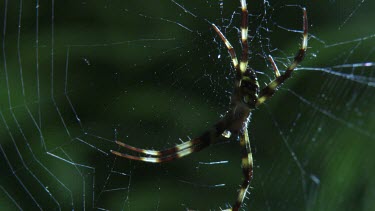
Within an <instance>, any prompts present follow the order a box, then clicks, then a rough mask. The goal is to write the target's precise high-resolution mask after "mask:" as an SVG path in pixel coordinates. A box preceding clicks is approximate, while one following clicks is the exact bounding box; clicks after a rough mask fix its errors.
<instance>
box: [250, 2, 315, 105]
mask: <svg viewBox="0 0 375 211" xmlns="http://www.w3.org/2000/svg"><path fill="white" fill-rule="evenodd" d="M302 10H303V39H302V45H301V48H300V49H299V51H298V52H297V55H296V56H295V57H294V60H293V63H292V64H291V65H289V67H288V68H287V69H286V70H285V72H284V74H280V72H279V70H278V68H277V66H276V64H275V62H274V61H273V59H272V57H271V56H270V61H271V64H272V66H273V69H274V71H275V75H276V79H275V80H273V81H271V82H270V83H269V84H268V85H267V86H266V87H264V88H263V89H262V90H261V91H260V93H259V97H258V100H257V102H256V106H259V105H261V104H262V103H264V102H265V101H266V100H267V99H269V98H270V97H272V95H273V94H275V92H276V90H277V88H278V87H279V86H280V85H281V84H283V83H284V82H285V81H286V80H287V79H288V78H290V77H291V75H292V73H293V70H294V69H295V68H296V67H297V65H298V64H299V63H300V62H302V60H303V59H304V58H305V55H306V51H307V43H308V21H307V12H306V8H302Z"/></svg>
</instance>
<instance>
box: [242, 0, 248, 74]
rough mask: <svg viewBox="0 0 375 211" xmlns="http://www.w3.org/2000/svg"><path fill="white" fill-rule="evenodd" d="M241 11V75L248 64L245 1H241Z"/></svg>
mask: <svg viewBox="0 0 375 211" xmlns="http://www.w3.org/2000/svg"><path fill="white" fill-rule="evenodd" d="M241 10H242V21H241V43H242V58H241V63H240V71H241V75H242V74H243V73H245V71H246V69H247V63H248V51H249V44H248V41H247V37H248V26H247V21H248V11H247V5H246V0H241Z"/></svg>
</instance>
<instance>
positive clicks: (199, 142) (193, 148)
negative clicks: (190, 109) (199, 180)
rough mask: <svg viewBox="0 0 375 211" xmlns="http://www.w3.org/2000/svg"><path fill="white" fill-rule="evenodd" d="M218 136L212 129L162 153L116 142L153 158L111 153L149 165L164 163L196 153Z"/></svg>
mask: <svg viewBox="0 0 375 211" xmlns="http://www.w3.org/2000/svg"><path fill="white" fill-rule="evenodd" d="M221 133H222V132H221ZM221 133H220V134H221ZM220 134H218V133H217V131H216V130H214V129H212V130H209V131H206V132H205V133H203V135H201V136H199V137H198V138H195V139H192V140H190V141H188V142H185V143H182V144H179V145H177V146H175V147H172V148H169V149H166V150H162V151H157V150H145V149H140V148H136V147H132V146H129V145H127V144H124V143H122V142H118V141H116V143H117V144H119V145H120V146H124V147H126V148H127V149H130V150H132V151H136V152H140V153H143V154H146V155H152V156H155V157H140V156H133V155H128V154H124V153H120V152H117V151H114V150H111V153H112V154H114V155H117V156H120V157H124V158H128V159H131V160H138V161H143V162H149V163H164V162H168V161H172V160H176V159H178V158H181V157H184V156H187V155H189V154H191V153H193V152H198V151H200V150H202V149H204V148H206V147H208V146H209V145H211V144H212V143H214V142H216V140H217V138H218V137H217V136H218V135H220Z"/></svg>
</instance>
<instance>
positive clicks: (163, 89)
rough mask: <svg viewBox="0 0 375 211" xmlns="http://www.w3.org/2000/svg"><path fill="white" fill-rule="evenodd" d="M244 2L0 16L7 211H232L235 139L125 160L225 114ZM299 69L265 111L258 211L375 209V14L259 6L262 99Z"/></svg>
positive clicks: (15, 9)
mask: <svg viewBox="0 0 375 211" xmlns="http://www.w3.org/2000/svg"><path fill="white" fill-rule="evenodd" d="M239 5H240V3H239V2H237V1H226V0H219V1H194V2H191V1H182V0H180V1H176V0H171V1H163V2H158V3H151V2H150V1H145V0H141V1H140V0H137V1H133V0H129V1H114V0H105V1H96V2H95V3H94V2H86V1H72V0H70V1H69V0H68V1H61V0H52V1H48V2H44V1H39V0H35V1H23V0H16V1H9V0H3V1H2V2H1V3H0V11H1V12H0V17H1V19H2V21H1V22H2V23H1V31H2V36H1V41H2V44H1V62H0V154H1V159H0V172H1V176H0V177H1V180H0V207H1V209H2V210H14V209H58V210H66V209H76V210H83V209H90V210H91V209H99V210H187V209H193V210H220V209H224V208H228V207H229V206H231V204H232V203H233V202H234V201H235V197H236V194H237V189H238V187H239V184H240V183H241V176H242V175H241V169H240V149H239V146H238V143H237V141H236V140H235V139H230V140H228V141H227V142H225V143H221V144H217V145H214V146H212V147H209V148H208V149H205V150H204V151H202V152H200V153H194V154H193V155H190V156H188V157H186V158H184V159H181V160H176V161H174V162H171V163H166V164H157V165H155V164H147V163H142V162H134V161H129V160H126V159H123V158H119V157H115V156H113V155H112V154H111V153H110V152H109V151H110V150H111V149H116V150H120V151H121V149H119V148H118V146H117V145H116V144H115V143H114V141H115V140H120V141H122V142H125V143H128V144H131V145H134V146H136V147H143V148H147V149H151V148H152V149H163V148H167V147H171V146H174V145H175V144H178V143H181V142H183V141H187V140H189V139H190V138H193V137H195V136H197V135H199V134H201V133H202V132H203V131H205V130H206V129H208V128H210V127H211V126H212V125H213V124H214V123H215V122H216V121H217V120H219V119H220V117H221V116H222V115H223V114H224V113H225V111H226V110H227V108H228V102H229V97H230V94H231V91H232V84H233V80H234V71H233V68H232V66H231V59H230V57H229V55H228V53H227V50H226V48H225V45H224V44H223V42H222V41H221V40H220V38H219V37H218V36H217V35H216V34H215V32H214V31H213V30H212V28H211V23H215V24H216V25H217V26H218V27H219V28H220V29H221V30H222V32H223V33H224V34H225V35H226V36H227V38H228V39H229V41H230V42H231V43H232V45H233V46H234V48H235V49H236V51H237V54H239V53H240V49H241V45H240V42H239V23H240V20H241V14H240V8H239ZM302 7H306V8H307V11H308V18H309V23H310V25H309V27H310V28H309V48H308V54H307V56H306V58H305V60H304V61H303V63H302V64H301V65H300V66H299V67H298V68H297V69H296V70H295V73H294V75H293V77H292V78H291V79H289V80H288V81H287V82H286V84H285V85H284V86H282V88H280V89H279V90H278V92H277V94H275V96H274V97H273V98H272V99H270V100H268V101H267V103H266V104H265V105H263V106H262V107H260V108H259V109H257V110H256V111H254V112H253V115H252V119H251V123H250V126H249V132H250V139H251V144H252V149H253V156H254V160H255V168H254V179H253V181H252V183H251V189H250V194H248V195H247V196H248V198H247V199H245V205H244V209H246V210H249V209H250V210H353V209H356V210H371V209H373V207H374V206H375V204H374V202H373V198H374V197H375V183H374V181H373V176H374V175H375V168H374V165H373V162H372V154H373V152H374V150H375V142H374V141H375V133H374V129H375V122H374V119H375V110H374V105H375V97H374V91H375V79H374V71H375V47H374V46H375V45H374V44H375V31H374V29H373V26H372V25H373V24H372V23H371V20H373V19H374V18H375V16H374V15H373V10H374V9H375V4H374V2H372V1H369V0H367V1H366V0H351V1H349V0H346V1H332V0H331V1H323V2H315V1H314V2H310V1H303V2H301V1H292V0H288V1H251V0H248V8H249V21H250V22H249V30H250V32H249V36H250V39H249V45H250V58H249V65H250V66H251V67H253V68H254V69H255V70H256V71H257V73H258V77H259V80H260V84H261V85H262V86H264V85H265V84H266V83H268V82H269V81H271V80H272V79H273V78H274V74H273V70H272V66H271V64H270V62H269V60H268V55H272V56H273V58H274V60H275V61H276V63H277V65H278V67H279V69H280V71H283V70H284V69H285V68H286V66H288V65H289V64H290V62H291V61H292V60H293V56H294V55H295V53H296V52H297V50H298V47H299V45H300V43H301V29H302V10H301V8H302Z"/></svg>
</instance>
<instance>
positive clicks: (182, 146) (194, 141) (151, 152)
mask: <svg viewBox="0 0 375 211" xmlns="http://www.w3.org/2000/svg"><path fill="white" fill-rule="evenodd" d="M200 142H201V140H200V139H192V140H190V141H187V142H184V143H182V144H179V145H176V146H174V147H171V148H168V149H165V150H147V149H141V148H137V147H133V146H130V145H128V144H125V143H123V142H120V141H116V144H118V145H120V146H122V147H125V148H127V149H129V150H131V151H134V152H138V153H142V154H146V155H152V156H164V155H168V154H173V153H176V152H179V151H182V150H184V149H187V148H190V147H192V146H194V145H197V144H199V143H200Z"/></svg>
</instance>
